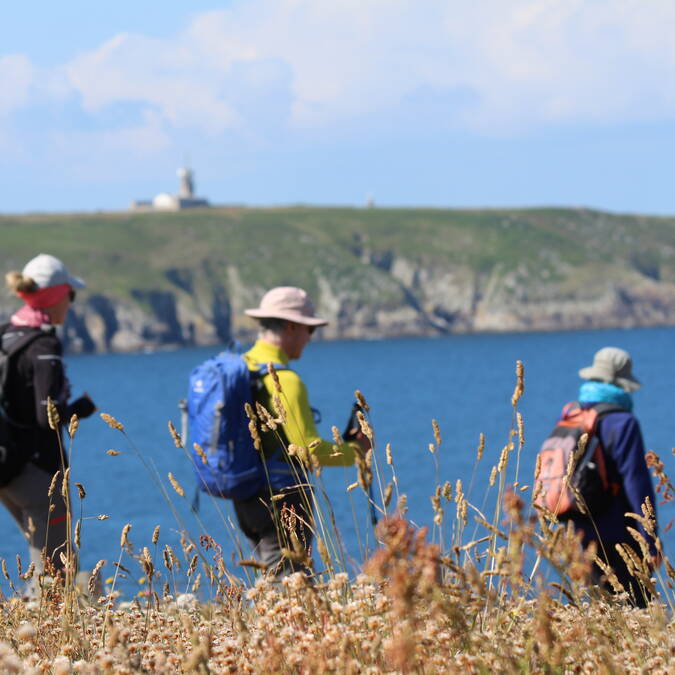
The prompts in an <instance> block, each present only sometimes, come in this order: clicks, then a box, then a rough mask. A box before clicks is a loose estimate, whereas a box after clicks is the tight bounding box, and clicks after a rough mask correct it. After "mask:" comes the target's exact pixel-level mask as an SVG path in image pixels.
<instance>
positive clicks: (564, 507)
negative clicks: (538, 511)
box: [535, 402, 623, 519]
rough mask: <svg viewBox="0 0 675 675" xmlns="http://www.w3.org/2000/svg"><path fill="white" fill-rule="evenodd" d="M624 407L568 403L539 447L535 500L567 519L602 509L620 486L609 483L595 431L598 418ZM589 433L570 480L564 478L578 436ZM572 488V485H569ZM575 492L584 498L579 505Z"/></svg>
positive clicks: (575, 449) (602, 452) (577, 446)
mask: <svg viewBox="0 0 675 675" xmlns="http://www.w3.org/2000/svg"><path fill="white" fill-rule="evenodd" d="M622 410H623V408H620V407H619V406H616V405H613V404H611V403H598V404H597V405H595V406H593V407H592V408H586V409H583V408H581V407H580V406H579V404H578V403H577V402H572V403H568V404H567V405H566V406H565V407H564V408H563V412H562V417H561V418H560V420H559V421H558V424H557V425H556V426H555V428H554V429H553V431H552V432H551V435H550V436H549V437H548V438H547V439H546V440H545V441H544V442H543V444H542V446H541V449H540V450H539V462H540V465H539V475H538V476H537V477H536V483H535V494H536V495H537V497H536V499H535V504H536V505H538V506H541V507H545V508H547V509H548V510H549V511H551V512H552V513H554V514H556V515H557V516H558V518H561V519H566V518H570V517H572V516H574V515H575V514H578V513H581V512H582V509H583V507H584V506H585V509H584V511H585V512H590V513H591V514H593V513H600V512H602V511H603V510H605V509H606V508H607V507H608V506H609V503H610V502H611V499H612V497H613V496H615V495H616V494H617V493H618V491H619V486H618V485H617V484H615V483H611V482H610V480H609V477H608V475H607V463H606V461H605V454H604V450H603V448H602V446H601V445H600V441H599V439H598V437H597V435H596V428H597V424H598V420H599V419H600V417H602V416H603V415H606V414H607V413H610V412H617V411H622ZM583 434H588V440H587V442H586V447H585V449H584V452H583V454H582V455H581V457H579V458H578V459H577V460H576V462H575V464H574V466H573V467H572V470H571V474H570V480H569V484H566V483H565V481H564V478H565V475H566V473H567V471H568V467H569V463H570V456H573V455H574V454H575V453H576V452H577V450H578V448H579V440H580V439H581V437H582V436H583ZM572 488H574V489H572ZM577 495H578V496H579V497H581V499H582V500H583V504H582V508H580V507H579V504H578V499H577Z"/></svg>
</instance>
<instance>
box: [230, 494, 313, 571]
mask: <svg viewBox="0 0 675 675" xmlns="http://www.w3.org/2000/svg"><path fill="white" fill-rule="evenodd" d="M308 500H310V501H309V502H308ZM308 503H309V504H311V495H310V494H307V493H305V492H304V491H303V490H293V491H291V492H289V493H287V494H285V495H284V498H283V499H280V500H275V501H274V502H272V501H271V500H270V496H269V494H266V495H260V496H257V497H253V498H252V499H247V500H244V501H241V500H240V501H234V502H233V505H234V511H235V513H236V514H237V520H238V521H239V527H240V528H241V530H242V532H243V533H244V534H245V535H246V537H247V538H248V540H249V542H250V543H251V548H252V549H253V555H254V556H255V557H256V558H257V559H258V560H259V561H260V562H261V563H263V564H264V565H266V567H267V570H268V573H269V574H271V575H272V576H274V577H276V578H277V579H279V578H281V577H284V576H287V575H288V574H292V573H293V572H301V571H306V568H305V567H303V566H301V565H297V564H294V563H293V562H292V561H291V560H289V559H288V558H285V557H284V556H283V555H282V551H281V549H282V548H288V549H290V550H293V546H292V544H291V541H290V537H289V535H288V532H287V530H286V529H285V528H284V527H283V525H282V524H281V521H284V520H285V518H284V515H286V514H288V513H289V511H292V512H295V514H296V515H297V518H296V519H295V521H294V526H295V533H296V534H297V536H298V540H299V542H300V544H301V545H302V547H303V548H304V549H305V551H309V550H310V547H311V544H312V536H313V535H312V529H311V528H312V526H313V520H312V515H311V507H309V506H308Z"/></svg>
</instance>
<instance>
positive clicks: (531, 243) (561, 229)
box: [0, 208, 675, 302]
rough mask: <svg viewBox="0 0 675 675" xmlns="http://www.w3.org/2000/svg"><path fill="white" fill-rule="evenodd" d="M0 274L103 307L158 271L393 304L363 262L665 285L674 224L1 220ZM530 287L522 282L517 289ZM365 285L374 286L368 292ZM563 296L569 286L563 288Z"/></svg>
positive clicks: (230, 217) (416, 213)
mask: <svg viewBox="0 0 675 675" xmlns="http://www.w3.org/2000/svg"><path fill="white" fill-rule="evenodd" d="M0 232H1V234H2V241H3V245H2V248H1V250H0V267H1V268H2V269H3V270H8V269H13V268H20V267H21V266H22V264H23V263H24V262H25V261H26V260H27V259H29V258H30V257H31V256H33V255H35V254H36V253H37V252H39V251H48V252H52V253H54V254H55V255H57V256H60V257H62V258H63V259H64V260H66V261H67V262H68V264H69V266H70V267H71V268H72V269H73V270H76V271H77V273H78V274H81V275H82V276H84V277H86V278H87V280H88V281H89V284H90V287H91V288H95V289H100V291H102V292H104V293H106V294H108V295H113V296H118V297H125V296H127V297H128V296H129V294H130V292H131V290H132V289H134V288H136V289H138V288H142V289H157V290H162V289H166V290H168V289H172V290H175V286H174V285H173V284H172V283H171V282H170V281H169V280H168V279H167V277H166V271H167V270H169V269H174V270H189V275H188V276H190V275H192V276H193V283H194V287H195V288H198V286H199V279H200V278H202V279H205V278H208V279H209V280H210V281H211V282H216V283H219V284H220V285H222V286H224V287H227V271H226V268H227V266H228V265H231V266H234V267H236V268H237V269H238V271H239V275H240V277H241V280H242V281H243V283H244V285H249V284H252V285H256V286H261V287H264V286H271V285H275V284H282V283H293V284H297V285H303V286H306V287H307V288H308V290H310V292H313V291H316V284H317V281H316V274H317V271H320V273H321V274H322V275H323V276H324V277H325V278H326V279H328V280H329V281H330V282H331V283H332V284H336V285H337V286H344V285H345V284H347V285H349V286H350V287H351V288H358V289H360V293H361V297H363V298H364V299H365V298H366V296H371V298H370V299H372V295H373V294H375V295H377V294H380V295H381V296H382V297H381V300H383V301H385V302H386V301H387V300H390V301H395V297H394V296H395V295H396V294H395V292H394V291H393V290H392V288H390V287H388V285H387V284H386V283H382V284H378V283H377V280H378V277H381V276H383V275H385V273H384V272H382V271H381V270H378V269H376V268H373V267H371V266H369V265H364V263H363V252H364V251H367V252H368V253H369V254H371V255H375V256H378V255H383V256H386V255H390V254H393V255H394V256H398V257H405V258H407V259H409V260H411V261H414V262H416V263H418V264H421V265H423V266H425V267H429V266H432V267H433V266H441V267H446V266H458V265H462V266H469V267H470V268H471V269H472V270H473V271H474V272H476V273H478V274H482V273H489V272H490V271H491V270H493V269H494V268H495V267H496V266H497V265H499V266H500V268H504V269H521V270H525V272H524V274H525V277H524V278H525V280H526V283H531V284H532V285H536V283H537V282H538V281H539V280H551V281H563V280H567V281H568V283H569V279H570V278H577V279H578V280H579V283H582V281H583V280H585V279H587V278H590V277H591V276H592V274H593V272H592V271H593V270H598V269H603V274H605V275H609V276H610V277H612V278H617V279H618V278H621V277H622V275H626V274H628V273H629V272H628V270H634V271H638V272H640V273H642V274H646V275H647V276H652V277H655V278H660V279H662V280H664V281H672V280H673V279H674V277H675V272H674V271H673V266H672V264H671V262H672V258H673V254H674V252H675V219H666V218H647V217H639V216H623V215H609V214H605V213H600V212H592V211H588V210H563V209H531V210H475V211H449V210H429V209H426V210H423V209H408V210H402V209H373V210H358V209H345V208H340V209H338V208H283V209H236V210H235V209H213V210H208V211H194V212H187V213H185V212H184V213H166V214H165V213H157V214H128V213H110V214H53V215H26V216H4V217H0ZM528 280H529V282H528ZM373 281H375V283H374V284H373ZM569 290H570V293H573V292H574V284H572V286H571V287H570V289H569Z"/></svg>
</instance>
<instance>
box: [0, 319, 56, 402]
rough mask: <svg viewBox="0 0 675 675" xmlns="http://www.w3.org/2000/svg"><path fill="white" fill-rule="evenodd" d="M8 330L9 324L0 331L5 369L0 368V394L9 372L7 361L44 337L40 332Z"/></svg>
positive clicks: (0, 344) (22, 329)
mask: <svg viewBox="0 0 675 675" xmlns="http://www.w3.org/2000/svg"><path fill="white" fill-rule="evenodd" d="M8 328H11V326H10V325H9V324H7V325H5V326H3V327H2V329H0V352H2V354H4V356H5V358H4V361H5V364H4V365H5V367H3V368H0V392H2V390H3V389H4V387H5V384H6V382H7V374H8V372H9V368H8V367H7V365H8V363H9V360H10V359H12V358H13V357H15V356H16V355H17V354H18V353H19V352H21V351H22V350H23V349H25V348H26V347H28V345H29V344H31V343H32V342H35V340H37V339H38V338H39V337H42V336H43V335H45V333H44V332H43V331H41V330H30V329H25V328H21V327H15V328H16V330H15V331H10V330H8Z"/></svg>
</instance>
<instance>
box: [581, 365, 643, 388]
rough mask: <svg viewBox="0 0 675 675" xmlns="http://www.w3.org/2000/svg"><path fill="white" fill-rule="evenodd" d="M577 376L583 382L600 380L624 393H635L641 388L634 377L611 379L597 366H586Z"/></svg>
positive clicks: (610, 375)
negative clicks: (619, 388)
mask: <svg viewBox="0 0 675 675" xmlns="http://www.w3.org/2000/svg"><path fill="white" fill-rule="evenodd" d="M579 376H580V377H582V378H583V379H584V380H600V381H601V382H607V383H609V384H616V385H617V386H619V387H621V388H622V389H623V390H624V391H635V390H636V389H639V388H640V387H641V386H642V383H641V382H640V380H638V379H637V378H636V377H633V376H631V377H613V376H612V374H611V373H609V372H608V371H606V370H603V369H602V368H598V367H597V366H588V367H587V368H582V369H581V370H580V371H579Z"/></svg>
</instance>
